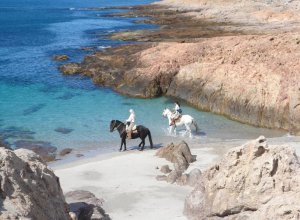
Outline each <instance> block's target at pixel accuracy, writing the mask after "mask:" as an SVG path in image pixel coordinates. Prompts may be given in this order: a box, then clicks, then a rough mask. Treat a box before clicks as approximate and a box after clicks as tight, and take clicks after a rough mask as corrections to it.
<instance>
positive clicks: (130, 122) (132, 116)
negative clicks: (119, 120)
mask: <svg viewBox="0 0 300 220" xmlns="http://www.w3.org/2000/svg"><path fill="white" fill-rule="evenodd" d="M129 113H130V115H129V117H128V119H127V120H126V132H127V136H128V138H129V139H131V132H132V129H133V127H134V122H135V113H134V111H133V109H130V110H129Z"/></svg>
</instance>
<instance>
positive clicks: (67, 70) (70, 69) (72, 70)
mask: <svg viewBox="0 0 300 220" xmlns="http://www.w3.org/2000/svg"><path fill="white" fill-rule="evenodd" d="M59 71H61V72H62V73H63V74H65V75H74V74H77V73H81V71H82V70H81V67H80V65H79V63H67V64H64V65H61V66H60V67H59Z"/></svg>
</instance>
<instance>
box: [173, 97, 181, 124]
mask: <svg viewBox="0 0 300 220" xmlns="http://www.w3.org/2000/svg"><path fill="white" fill-rule="evenodd" d="M174 104H175V107H174V112H173V115H172V124H173V123H175V121H176V120H177V119H178V118H179V117H180V116H181V113H182V110H181V108H180V104H179V102H177V101H176V102H175V103H174Z"/></svg>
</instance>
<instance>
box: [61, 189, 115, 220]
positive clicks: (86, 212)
mask: <svg viewBox="0 0 300 220" xmlns="http://www.w3.org/2000/svg"><path fill="white" fill-rule="evenodd" d="M65 197H66V200H67V201H68V203H69V206H70V210H71V212H73V213H74V214H75V215H76V217H77V219H78V220H90V219H91V220H109V219H110V217H109V215H107V214H106V213H105V211H104V210H103V208H102V205H103V202H104V200H103V199H98V198H97V197H96V196H95V195H94V194H93V193H91V192H89V191H85V190H76V191H70V192H68V193H66V195H65Z"/></svg>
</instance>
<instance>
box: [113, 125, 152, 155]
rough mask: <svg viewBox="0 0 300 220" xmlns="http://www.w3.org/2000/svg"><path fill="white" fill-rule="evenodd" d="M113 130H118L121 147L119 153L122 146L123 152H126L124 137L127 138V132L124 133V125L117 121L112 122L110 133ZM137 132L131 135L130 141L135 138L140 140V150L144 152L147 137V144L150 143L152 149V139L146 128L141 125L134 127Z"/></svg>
mask: <svg viewBox="0 0 300 220" xmlns="http://www.w3.org/2000/svg"><path fill="white" fill-rule="evenodd" d="M115 129H117V130H118V132H119V134H120V138H121V147H120V151H121V150H122V146H123V144H124V151H125V150H126V137H127V132H126V125H125V124H124V123H123V122H121V121H118V120H112V121H111V122H110V132H113V131H114V130H115ZM136 130H137V132H135V133H133V134H132V135H131V138H132V139H136V138H141V140H142V142H141V143H140V144H139V147H140V150H144V147H145V138H146V137H147V136H148V137H149V142H150V148H151V149H152V148H153V143H152V137H151V132H150V130H149V129H148V128H146V127H144V126H143V125H138V126H136Z"/></svg>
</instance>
